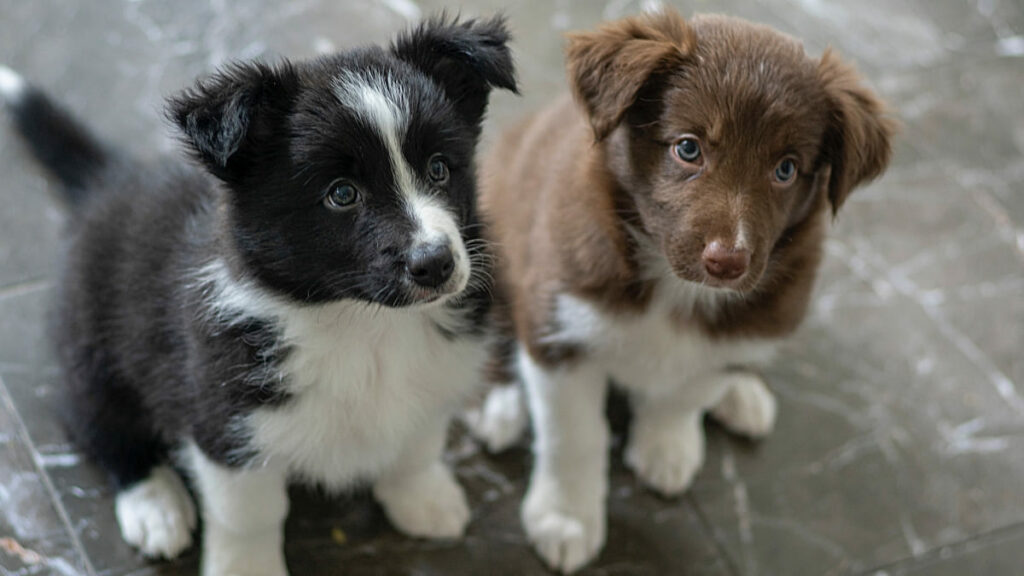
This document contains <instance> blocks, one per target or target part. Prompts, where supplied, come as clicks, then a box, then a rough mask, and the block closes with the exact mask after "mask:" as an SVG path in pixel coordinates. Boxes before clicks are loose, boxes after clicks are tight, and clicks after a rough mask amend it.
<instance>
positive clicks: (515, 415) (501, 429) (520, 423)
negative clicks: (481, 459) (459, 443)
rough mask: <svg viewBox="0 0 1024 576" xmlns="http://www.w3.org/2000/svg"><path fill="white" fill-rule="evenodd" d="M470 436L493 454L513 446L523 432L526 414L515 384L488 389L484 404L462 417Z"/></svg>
mask: <svg viewBox="0 0 1024 576" xmlns="http://www.w3.org/2000/svg"><path fill="white" fill-rule="evenodd" d="M463 419H464V421H465V422H466V424H467V425H468V426H469V431H470V433H472V434H473V436H474V437H475V438H476V439H477V440H480V441H481V442H483V443H484V444H485V445H486V446H487V451H488V452H490V453H492V454H497V453H499V452H502V451H504V450H505V449H507V448H509V447H511V446H512V445H513V444H515V443H516V442H517V441H518V440H519V439H520V438H521V437H522V436H523V433H524V432H525V431H526V427H527V425H529V423H530V415H529V412H528V411H527V408H526V399H525V398H523V389H522V387H520V386H519V384H503V385H501V386H496V387H494V388H492V389H491V391H490V392H489V393H488V394H487V399H486V400H485V401H484V405H483V406H482V407H481V408H480V409H477V410H469V411H467V412H466V414H465V416H464V418H463Z"/></svg>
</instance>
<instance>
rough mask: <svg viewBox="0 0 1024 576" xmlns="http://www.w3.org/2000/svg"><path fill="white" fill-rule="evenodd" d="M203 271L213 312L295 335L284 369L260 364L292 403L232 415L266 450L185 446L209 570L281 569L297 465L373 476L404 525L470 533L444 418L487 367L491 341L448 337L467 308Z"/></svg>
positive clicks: (424, 532) (219, 265) (345, 479)
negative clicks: (444, 330)
mask: <svg viewBox="0 0 1024 576" xmlns="http://www.w3.org/2000/svg"><path fill="white" fill-rule="evenodd" d="M196 281H197V282H198V283H199V285H200V286H202V289H203V291H204V293H205V296H206V299H207V305H208V307H209V308H210V310H209V311H208V312H207V313H208V314H210V315H211V316H212V317H213V318H214V319H216V320H218V321H220V322H228V323H231V322H243V321H245V320H246V319H249V318H259V319H263V320H266V321H270V322H272V323H274V324H275V325H276V326H277V327H278V329H279V330H280V331H281V340H282V341H281V345H282V346H287V347H289V351H288V354H287V355H286V357H285V360H283V361H282V364H281V365H280V366H279V367H278V370H277V371H276V372H268V374H266V375H265V377H267V378H272V379H273V380H274V381H275V382H274V383H275V384H277V385H284V386H285V388H286V390H287V392H288V393H289V395H290V398H289V400H288V402H287V403H285V404H284V405H281V406H275V407H268V408H260V409H256V410H254V411H252V412H250V413H249V414H248V415H247V416H245V417H243V418H241V419H240V420H238V421H236V422H234V423H232V425H231V427H232V428H233V429H234V430H235V431H236V432H237V433H238V434H240V435H241V436H242V438H244V439H246V440H248V445H249V447H251V448H254V449H255V451H256V453H257V455H258V456H257V458H256V459H255V460H253V461H250V462H249V464H248V466H247V467H245V468H242V469H240V470H234V471H232V470H227V469H224V468H222V467H220V466H218V465H217V464H215V463H213V462H211V461H209V460H208V459H207V458H206V457H205V456H203V455H202V453H201V452H200V451H199V450H198V449H197V448H195V447H191V448H189V450H188V453H189V458H188V459H189V462H190V465H191V467H192V470H193V471H194V473H195V476H196V486H197V487H198V488H199V491H200V493H201V494H202V496H201V498H202V501H203V518H204V520H205V521H207V522H208V524H207V526H210V525H211V524H210V523H211V522H212V523H213V525H214V526H215V527H216V528H217V529H215V530H212V531H208V533H207V535H206V536H205V537H204V546H203V548H204V565H203V574H204V576H212V575H214V574H218V575H220V574H258V575H261V576H262V575H267V576H270V575H274V576H280V575H282V574H285V568H284V560H283V555H282V553H281V545H282V544H281V541H282V533H281V530H282V526H283V524H282V523H283V520H284V516H285V514H286V512H287V494H286V492H285V481H286V479H287V478H289V477H296V478H298V479H300V480H305V481H308V482H311V483H316V484H318V485H321V486H324V487H326V488H328V489H343V488H345V487H348V486H351V485H352V484H353V483H354V482H357V481H360V480H373V481H376V482H378V485H377V486H376V487H375V494H376V495H377V498H378V499H379V500H380V502H381V504H382V505H383V506H384V509H385V511H386V512H387V514H388V516H389V518H391V520H392V522H393V523H394V524H395V526H396V527H397V528H398V529H400V530H403V531H405V532H407V533H410V534H412V535H415V536H422V537H436V538H452V537H456V536H459V535H461V534H462V532H463V530H464V529H465V526H466V523H467V522H468V521H469V507H468V505H467V503H466V498H465V495H464V494H463V492H462V489H461V487H459V485H458V484H457V483H456V481H455V479H454V477H453V476H452V475H451V473H450V472H449V471H448V470H447V468H445V467H444V465H443V464H442V462H441V456H442V451H443V448H444V438H445V431H446V430H447V426H448V422H449V420H450V418H451V416H452V415H453V414H454V413H456V412H457V411H458V410H459V409H460V408H461V406H462V405H463V403H464V401H465V399H466V398H467V397H468V396H469V395H470V394H471V392H472V390H473V388H474V386H475V382H476V380H477V375H478V373H479V370H480V369H481V367H482V365H483V361H484V359H485V355H486V347H485V344H484V343H483V342H479V341H475V342H474V341H470V340H468V339H459V340H454V341H452V340H448V339H446V338H444V337H442V336H441V334H440V333H438V331H437V326H443V327H448V328H454V327H456V325H457V322H458V320H457V319H456V318H454V317H453V315H452V313H451V312H449V311H448V310H446V309H445V308H443V307H440V306H421V307H410V308H404V309H390V308H383V307H378V306H375V305H367V304H365V303H358V302H339V303H333V304H327V305H321V306H298V305H295V304H291V303H289V302H286V301H283V300H282V299H280V298H277V297H275V296H273V295H271V294H269V293H267V292H265V291H263V290H261V289H260V288H259V287H258V285H256V284H255V282H254V281H251V280H247V279H244V278H234V277H232V275H231V273H230V272H229V271H228V269H227V266H226V265H225V264H224V263H223V262H221V261H214V262H212V263H211V264H209V265H208V266H206V267H204V268H203V269H202V270H201V271H200V273H199V275H198V278H197V280H196ZM262 383H263V382H261V381H260V380H259V379H256V380H254V381H252V382H250V383H249V384H250V385H253V386H259V385H261V384H262Z"/></svg>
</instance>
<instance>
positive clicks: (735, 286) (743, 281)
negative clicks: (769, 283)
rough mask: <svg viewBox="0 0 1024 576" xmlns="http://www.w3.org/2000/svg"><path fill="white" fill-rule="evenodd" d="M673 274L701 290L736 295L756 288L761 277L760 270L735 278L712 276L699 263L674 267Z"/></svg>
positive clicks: (746, 272)
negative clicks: (698, 286) (699, 287)
mask: <svg viewBox="0 0 1024 576" xmlns="http://www.w3.org/2000/svg"><path fill="white" fill-rule="evenodd" d="M673 272H675V275H676V276H677V277H679V279H680V280H683V281H684V282H689V283H692V284H699V285H700V286H701V287H703V288H708V289H711V290H715V291H720V292H727V293H732V294H736V295H741V294H746V293H749V292H751V291H752V290H754V289H755V288H756V287H757V284H758V282H760V281H761V277H762V276H763V272H764V271H763V270H762V269H748V270H746V271H745V272H743V273H742V274H739V275H736V276H735V277H728V275H726V276H724V277H723V276H722V275H717V276H716V275H714V274H711V273H709V272H708V271H707V270H706V269H705V267H704V266H703V265H702V264H701V263H700V261H699V260H698V263H696V264H693V265H688V266H681V267H674V268H673Z"/></svg>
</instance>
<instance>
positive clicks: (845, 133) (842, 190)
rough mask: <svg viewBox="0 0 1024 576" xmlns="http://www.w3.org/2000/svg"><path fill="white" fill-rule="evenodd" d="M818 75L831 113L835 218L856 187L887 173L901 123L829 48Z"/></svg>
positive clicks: (828, 137) (827, 150) (827, 145)
mask: <svg viewBox="0 0 1024 576" xmlns="http://www.w3.org/2000/svg"><path fill="white" fill-rule="evenodd" d="M818 75H819V77H820V78H821V82H822V84H823V85H824V87H825V92H826V94H827V95H828V99H829V101H830V106H831V108H832V110H831V117H830V119H829V126H828V129H827V130H826V131H825V140H824V154H825V161H826V162H827V163H828V164H829V165H830V166H831V168H832V170H831V172H832V174H831V177H830V178H829V182H828V199H829V202H831V204H832V213H833V214H835V213H836V212H837V211H838V210H839V207H840V206H842V205H843V202H845V201H846V197H847V196H849V195H850V192H852V191H853V189H854V188H856V187H857V186H859V185H860V184H863V183H865V182H867V181H869V180H871V179H872V178H875V177H876V176H878V175H879V174H881V173H882V172H883V171H885V169H886V167H887V166H888V165H889V159H890V158H891V157H892V137H893V135H895V133H896V129H897V123H896V121H895V120H893V119H891V118H889V117H888V116H887V115H886V114H887V110H886V107H885V104H883V103H882V101H881V100H880V99H879V98H878V96H877V95H876V94H875V93H874V92H873V91H872V90H871V89H870V88H868V87H867V86H865V85H864V84H863V82H862V81H861V78H860V76H859V75H858V74H857V71H856V70H854V68H853V67H852V66H850V65H848V64H846V63H845V62H843V61H842V60H840V59H839V57H838V56H836V55H835V54H834V53H833V52H832V50H831V49H828V50H826V51H825V54H823V55H822V57H821V62H820V63H819V64H818Z"/></svg>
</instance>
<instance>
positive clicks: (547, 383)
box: [519, 352, 609, 573]
mask: <svg viewBox="0 0 1024 576" xmlns="http://www.w3.org/2000/svg"><path fill="white" fill-rule="evenodd" d="M519 364H520V367H519V368H520V373H521V374H522V376H523V380H524V382H525V384H526V390H527V394H528V397H529V406H530V413H531V417H532V421H533V427H534V446H533V450H534V466H533V475H532V476H531V477H530V488H529V490H528V491H527V494H526V499H525V500H524V501H523V508H522V520H523V526H524V528H525V529H526V535H527V537H529V539H530V541H531V542H532V543H533V545H534V547H535V548H536V550H537V553H538V554H540V556H541V558H543V559H544V561H545V562H546V563H547V564H548V565H549V566H551V567H552V568H554V569H556V570H558V571H560V572H563V573H570V572H574V571H575V570H577V569H579V568H580V567H582V566H583V565H584V564H586V563H587V562H589V561H590V560H592V559H593V558H594V557H595V556H597V553H598V552H599V551H600V550H601V547H602V546H603V545H604V539H605V498H606V496H607V494H608V439H609V433H608V423H607V422H606V421H605V417H604V404H605V394H606V391H607V387H608V383H607V375H606V374H605V373H604V372H603V371H602V370H600V369H598V368H597V367H596V366H594V365H592V364H590V363H587V362H586V361H585V360H584V361H582V362H581V363H579V364H575V365H572V366H561V367H555V368H546V367H542V366H540V365H538V364H536V363H535V362H534V361H533V360H532V359H531V358H530V357H529V355H528V354H527V353H525V352H521V353H520V358H519Z"/></svg>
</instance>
